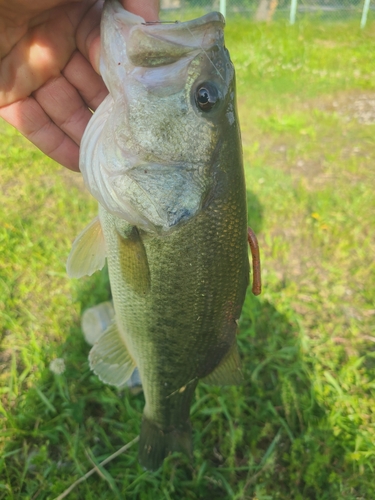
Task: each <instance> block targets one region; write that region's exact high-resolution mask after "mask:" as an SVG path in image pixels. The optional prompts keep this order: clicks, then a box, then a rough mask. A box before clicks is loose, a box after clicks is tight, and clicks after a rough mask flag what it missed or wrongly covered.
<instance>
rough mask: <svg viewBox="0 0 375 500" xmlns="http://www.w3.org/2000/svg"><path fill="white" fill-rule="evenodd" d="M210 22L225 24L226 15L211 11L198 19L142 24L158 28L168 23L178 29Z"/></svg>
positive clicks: (194, 27) (196, 26)
mask: <svg viewBox="0 0 375 500" xmlns="http://www.w3.org/2000/svg"><path fill="white" fill-rule="evenodd" d="M210 23H220V24H221V25H222V26H225V19H224V16H223V15H222V14H220V12H209V13H208V14H205V15H204V16H201V17H197V18H196V19H189V21H147V22H143V23H141V24H142V25H143V26H147V27H157V29H160V28H161V27H163V28H164V26H165V25H166V24H167V25H171V27H172V26H174V27H175V28H176V29H181V28H182V29H196V28H198V27H201V26H205V25H206V24H210Z"/></svg>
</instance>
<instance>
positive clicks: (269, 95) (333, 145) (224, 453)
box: [0, 21, 375, 500]
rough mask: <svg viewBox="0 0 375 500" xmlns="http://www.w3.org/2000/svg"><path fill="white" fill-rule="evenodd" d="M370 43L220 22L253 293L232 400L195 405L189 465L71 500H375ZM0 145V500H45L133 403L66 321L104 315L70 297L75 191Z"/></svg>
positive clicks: (115, 437)
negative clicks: (256, 245)
mask: <svg viewBox="0 0 375 500" xmlns="http://www.w3.org/2000/svg"><path fill="white" fill-rule="evenodd" d="M374 28H375V25H369V26H368V27H367V28H366V30H365V31H363V32H360V30H358V29H357V27H356V26H354V24H350V23H347V24H335V25H330V24H324V25H321V26H318V25H312V24H307V23H301V24H299V25H296V26H294V27H289V26H287V24H286V23H285V24H284V23H283V22H280V23H274V24H271V25H267V26H263V25H262V26H257V25H253V24H248V23H246V22H245V21H241V22H237V23H236V24H235V25H234V24H231V23H229V24H228V27H227V45H228V48H229V49H230V52H231V55H232V59H233V61H234V63H235V65H236V68H237V78H238V88H239V95H238V100H239V112H240V119H241V125H242V135H243V144H244V159H245V168H246V178H247V187H248V206H249V223H250V225H251V226H252V228H253V229H254V230H255V231H256V233H257V234H258V237H259V241H260V247H261V253H262V264H263V281H264V292H263V294H262V295H261V296H260V297H259V298H254V297H253V296H252V295H251V293H250V292H249V294H248V297H247V300H246V303H245V306H244V309H243V316H242V320H241V329H240V333H239V337H238V341H239V345H240V350H241V353H242V357H243V368H244V373H245V384H244V385H243V387H230V388H224V389H223V388H208V387H206V386H203V385H201V386H199V387H198V389H197V391H196V398H195V402H194V404H193V407H192V423H193V428H194V448H195V452H194V454H195V460H194V463H193V464H189V463H188V461H187V459H185V458H184V457H179V458H175V457H172V458H170V459H167V460H166V462H165V464H164V466H163V468H162V469H161V470H160V471H159V472H158V473H156V474H151V473H148V472H144V471H143V470H142V469H141V467H140V466H139V465H138V463H137V459H136V455H137V449H136V446H135V447H134V448H132V449H130V450H129V451H128V452H127V453H126V454H124V455H122V456H121V457H119V458H117V459H116V460H115V461H113V462H112V463H111V464H108V465H107V466H106V470H107V471H108V474H107V475H106V476H104V477H99V476H98V475H94V476H92V477H91V478H89V479H88V480H87V482H85V483H84V484H81V485H80V486H78V487H77V489H76V490H74V491H73V492H72V493H71V494H70V495H69V497H68V498H71V499H74V498H76V499H83V498H84V499H95V500H97V499H99V498H100V499H105V498H111V499H113V498H140V499H158V498H160V499H175V498H176V499H177V498H181V499H185V498H186V499H188V498H191V499H219V498H225V499H253V500H266V499H267V500H269V499H272V500H276V499H282V500H289V499H296V500H310V499H311V500H313V499H319V500H334V499H337V500H339V499H340V500H341V499H345V500H349V499H350V500H355V499H356V500H359V499H366V500H367V499H371V498H373V496H374V491H375V486H374V481H373V469H374V467H375V456H374V455H375V444H374V443H375V417H374V414H375V402H374V401H375V400H374V396H375V354H374V353H375V350H374V347H375V335H374V326H375V300H374V299H375V290H374V283H375V264H374V257H373V256H374V253H375V238H374V231H373V228H374V220H375V202H374V181H375V176H374V163H375V124H371V123H370V124H369V123H367V122H366V120H364V118H363V113H364V112H366V109H367V111H368V109H370V108H371V104H370V103H369V101H370V100H371V99H373V100H374V99H375V83H374V82H375V79H374V67H373V57H372V55H373V46H374V33H375V30H374ZM361 99H362V100H364V102H365V103H366V102H367V103H368V104H367V108H366V107H365V111H363V112H361V111H358V110H359V109H360V108H358V105H357V103H358V100H361ZM361 109H362V108H361ZM361 113H362V115H361ZM367 121H370V122H371V120H367ZM374 123H375V109H374ZM1 135H2V140H1V142H0V161H1V169H0V178H1V187H2V203H1V206H0V221H1V227H0V251H1V257H2V258H1V262H0V322H1V323H0V325H1V344H0V346H1V350H0V384H1V385H0V398H1V399H0V426H1V430H0V449H1V456H0V498H4V499H21V498H25V499H26V498H27V499H29V498H30V499H31V498H33V499H51V498H55V497H56V496H58V495H59V494H60V493H61V492H62V491H63V490H64V489H66V488H67V487H68V486H69V485H70V484H71V483H72V482H74V480H75V479H77V478H78V477H79V476H81V475H83V474H84V473H85V472H87V471H88V470H89V469H90V468H91V467H92V463H91V461H90V459H89V458H88V455H90V454H91V456H92V457H95V461H96V462H100V461H101V460H103V459H104V458H106V457H107V456H108V455H110V454H111V453H113V452H114V451H115V450H116V449H118V448H120V447H121V446H122V445H123V444H124V443H126V442H128V441H131V440H132V439H133V438H134V437H135V436H136V435H137V434H138V433H139V425H140V418H141V412H142V409H143V404H144V401H143V395H142V394H138V395H134V394H130V393H129V392H128V391H118V390H116V389H114V388H111V387H108V386H104V385H103V384H102V383H101V382H100V381H99V380H98V379H97V377H95V376H94V375H93V374H92V373H91V372H90V370H89V367H88V363H87V353H88V351H89V346H87V345H86V344H85V342H84V340H83V338H82V334H81V332H80V328H79V317H80V314H81V312H82V310H84V309H85V308H87V307H89V306H91V305H93V304H95V303H98V302H100V301H102V300H105V299H107V297H108V293H109V291H108V290H109V288H108V279H107V276H106V273H105V272H104V273H102V274H100V273H97V274H96V275H94V276H93V277H91V278H87V279H83V280H80V281H76V280H69V279H68V278H67V276H66V273H65V261H66V258H67V255H68V253H69V249H70V245H71V242H72V241H73V239H74V237H75V236H76V235H77V234H78V232H79V231H80V230H81V229H82V228H83V227H84V226H85V225H86V224H87V223H88V222H90V221H91V219H92V218H93V217H94V216H95V215H96V204H95V202H94V201H93V200H92V199H91V198H90V196H89V195H88V194H87V193H86V192H85V190H84V188H83V184H82V182H81V180H80V177H79V176H78V175H77V174H73V173H69V172H66V171H64V170H63V169H61V168H59V167H57V166H56V165H55V164H53V162H51V161H49V160H48V159H46V158H45V157H43V155H42V154H41V153H39V152H38V151H36V150H35V149H34V148H32V147H31V146H29V145H28V144H27V142H26V141H25V140H24V139H22V138H21V137H20V136H19V135H18V134H16V133H15V132H13V131H12V130H11V129H10V128H9V127H7V126H5V125H3V124H1ZM55 358H63V359H64V360H65V363H66V371H65V372H64V373H63V374H62V375H55V374H53V373H52V372H51V371H50V370H49V363H50V362H51V360H53V359H55ZM87 450H89V453H88V452H87ZM87 453H88V454H87Z"/></svg>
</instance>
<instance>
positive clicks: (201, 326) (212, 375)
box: [67, 0, 250, 470]
mask: <svg viewBox="0 0 375 500" xmlns="http://www.w3.org/2000/svg"><path fill="white" fill-rule="evenodd" d="M224 25H225V21H224V18H223V16H222V15H221V14H220V13H217V12H213V13H209V14H206V15H205V16H203V17H200V18H198V19H194V20H191V21H186V22H181V23H157V22H155V23H146V22H145V21H144V20H143V19H142V18H141V17H139V16H136V15H133V14H131V13H129V12H127V11H126V10H124V9H123V7H122V6H121V5H120V3H119V2H118V1H117V0H107V1H106V2H105V6H104V10H103V16H102V21H101V59H100V72H101V75H102V77H103V80H104V82H105V84H106V86H107V88H108V90H109V94H108V96H107V97H106V98H105V100H104V101H103V102H102V104H101V105H100V106H99V107H98V109H97V110H96V111H95V113H94V114H93V116H92V118H91V120H90V122H89V124H88V126H87V128H86V131H85V133H84V136H83V139H82V143H81V153H80V169H81V172H82V175H83V178H84V182H85V184H86V186H87V188H88V190H89V191H90V193H91V194H92V195H93V196H94V198H96V200H97V201H98V202H99V215H98V217H96V218H95V219H94V220H93V221H92V222H91V223H90V224H89V225H88V227H87V228H86V229H85V230H84V231H83V232H82V233H81V234H80V235H79V236H78V237H77V238H76V240H75V241H74V243H73V246H72V250H71V252H70V255H69V258H68V261H67V272H68V275H69V276H70V277H74V278H80V277H81V276H84V275H91V274H92V273H94V272H95V271H97V270H99V269H102V268H103V266H104V265H105V262H106V261H107V263H108V272H109V279H110V285H111V292H112V297H113V307H114V312H115V313H114V318H113V321H112V323H111V324H110V326H109V327H108V328H107V329H106V330H105V332H104V333H103V334H102V335H101V336H100V338H99V340H98V341H97V342H96V343H95V345H94V346H93V347H92V349H91V351H90V354H89V363H90V367H91V369H92V370H93V371H94V372H95V373H96V374H97V376H98V377H99V378H100V380H102V381H103V382H104V383H106V384H110V385H113V386H117V387H121V386H123V385H124V384H125V383H126V381H127V380H128V379H129V378H130V377H131V375H132V373H133V372H134V370H135V369H136V368H138V370H139V374H140V378H141V381H142V386H143V391H144V396H145V407H144V410H143V416H142V422H141V432H140V441H139V452H138V458H139V462H140V463H141V465H142V466H143V467H144V468H145V469H148V470H157V469H158V468H159V467H160V466H161V465H162V463H163V460H164V459H165V458H166V457H167V456H168V455H169V454H171V453H173V452H183V453H185V454H187V455H188V456H192V427H191V422H190V417H189V413H190V406H191V403H192V400H193V397H194V391H195V388H196V386H197V384H198V382H199V381H202V382H204V383H207V384H214V385H231V384H240V383H241V382H242V380H243V375H242V371H241V363H240V355H239V352H238V348H237V342H236V334H237V330H238V320H239V318H240V314H241V309H242V305H243V302H244V299H245V295H246V289H247V287H248V283H249V273H250V264H249V256H248V246H247V245H248V239H249V236H248V230H247V207H246V187H245V178H244V171H243V162H242V149H241V136H240V129H239V122H238V116H237V108H236V89H235V72H234V67H233V64H232V62H231V60H230V56H229V52H228V50H227V49H226V47H225V43H224Z"/></svg>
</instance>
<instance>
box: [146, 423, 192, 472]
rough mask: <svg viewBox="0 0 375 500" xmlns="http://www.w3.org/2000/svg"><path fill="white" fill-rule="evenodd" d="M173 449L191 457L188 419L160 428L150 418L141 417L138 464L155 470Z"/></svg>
mask: <svg viewBox="0 0 375 500" xmlns="http://www.w3.org/2000/svg"><path fill="white" fill-rule="evenodd" d="M174 451H181V452H183V453H185V454H186V455H188V456H189V457H192V454H193V446H192V440H191V425H190V421H187V422H184V423H182V424H180V425H178V426H176V427H174V428H172V429H168V430H162V429H161V428H160V427H159V426H158V425H156V424H155V423H154V422H152V420H149V419H147V418H146V417H143V420H142V428H141V437H140V441H139V452H138V459H139V462H140V464H141V465H142V466H143V467H144V468H145V469H147V470H150V471H156V470H157V469H158V468H159V467H160V466H161V465H162V463H163V460H164V459H165V458H166V457H167V456H168V455H170V454H171V453H173V452H174Z"/></svg>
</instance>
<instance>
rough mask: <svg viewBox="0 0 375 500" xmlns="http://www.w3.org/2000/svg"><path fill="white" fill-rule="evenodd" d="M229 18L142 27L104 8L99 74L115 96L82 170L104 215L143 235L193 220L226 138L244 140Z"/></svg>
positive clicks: (92, 128)
mask: <svg viewBox="0 0 375 500" xmlns="http://www.w3.org/2000/svg"><path fill="white" fill-rule="evenodd" d="M223 30H224V18H223V16H222V15H221V14H219V13H217V12H213V13H210V14H207V15H206V16H203V17H201V18H199V19H195V20H192V21H188V22H183V23H170V24H163V23H152V24H150V23H145V22H144V21H143V19H142V18H140V17H138V16H135V15H133V14H130V13H129V12H127V11H125V10H124V9H123V8H122V6H121V5H120V4H119V3H118V2H117V0H109V1H107V2H106V4H105V7H104V13H103V19H102V25H101V32H102V50H101V63H100V71H101V74H102V77H103V79H104V81H105V83H106V85H107V87H108V89H109V92H110V96H109V97H108V98H107V100H106V101H105V102H104V103H103V104H102V105H101V107H99V109H98V110H97V111H96V112H95V113H94V115H93V118H92V120H91V121H90V123H89V126H88V128H87V130H86V132H85V135H84V138H83V141H82V147H81V150H82V152H81V170H82V173H83V175H84V178H85V181H86V184H87V186H88V188H89V190H90V191H91V193H92V194H93V195H94V196H95V197H96V198H97V199H98V201H99V202H100V203H101V204H102V205H103V207H104V208H105V209H107V210H108V211H109V212H111V213H113V214H114V215H116V216H118V217H120V218H123V219H125V220H127V221H128V222H130V223H131V224H134V225H137V226H138V227H140V228H141V229H144V230H146V231H158V232H160V231H170V230H172V229H173V228H175V227H177V226H178V225H180V224H181V223H183V222H186V221H188V220H190V219H191V218H192V217H194V216H195V215H197V214H198V213H199V212H200V210H202V207H203V206H204V205H205V203H206V202H207V200H208V199H209V198H210V193H212V190H213V189H214V186H215V169H217V168H218V164H219V163H220V148H221V146H222V144H223V143H224V142H225V141H229V140H235V141H239V134H238V127H237V119H236V110H235V84H234V68H233V65H232V63H231V60H230V57H229V53H228V51H227V49H226V48H225V45H224V32H223Z"/></svg>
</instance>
